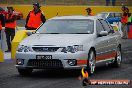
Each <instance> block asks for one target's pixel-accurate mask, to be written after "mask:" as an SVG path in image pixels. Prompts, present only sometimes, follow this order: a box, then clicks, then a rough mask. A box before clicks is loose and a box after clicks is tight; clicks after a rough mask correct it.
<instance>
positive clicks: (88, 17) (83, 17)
mask: <svg viewBox="0 0 132 88" xmlns="http://www.w3.org/2000/svg"><path fill="white" fill-rule="evenodd" d="M52 19H91V20H96V19H100V17H98V16H82V15H80V16H78V15H73V16H56V17H53V18H51V19H49V20H52Z"/></svg>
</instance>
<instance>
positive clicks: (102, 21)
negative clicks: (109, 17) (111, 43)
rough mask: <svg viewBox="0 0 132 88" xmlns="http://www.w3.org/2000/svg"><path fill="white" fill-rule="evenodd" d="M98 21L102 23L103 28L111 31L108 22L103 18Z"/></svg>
mask: <svg viewBox="0 0 132 88" xmlns="http://www.w3.org/2000/svg"><path fill="white" fill-rule="evenodd" d="M100 22H101V23H102V25H103V27H104V30H105V31H107V32H108V33H111V29H110V27H109V25H108V23H107V22H106V21H105V20H100Z"/></svg>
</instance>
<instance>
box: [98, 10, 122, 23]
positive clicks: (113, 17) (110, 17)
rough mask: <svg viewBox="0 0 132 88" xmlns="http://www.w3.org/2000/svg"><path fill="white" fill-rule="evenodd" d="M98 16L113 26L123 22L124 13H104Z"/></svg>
mask: <svg viewBox="0 0 132 88" xmlns="http://www.w3.org/2000/svg"><path fill="white" fill-rule="evenodd" d="M97 15H98V16H100V17H102V18H104V19H106V20H107V21H108V22H109V23H110V24H113V22H120V21H121V16H122V13H121V12H102V13H99V14H97Z"/></svg>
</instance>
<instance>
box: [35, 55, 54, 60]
mask: <svg viewBox="0 0 132 88" xmlns="http://www.w3.org/2000/svg"><path fill="white" fill-rule="evenodd" d="M36 59H45V60H49V59H52V55H37V56H36Z"/></svg>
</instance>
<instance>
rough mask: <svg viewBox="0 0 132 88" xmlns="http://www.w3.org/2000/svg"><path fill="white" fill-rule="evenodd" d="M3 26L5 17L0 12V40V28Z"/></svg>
mask: <svg viewBox="0 0 132 88" xmlns="http://www.w3.org/2000/svg"><path fill="white" fill-rule="evenodd" d="M4 26H5V19H4V16H3V14H1V13H0V40H1V30H2V27H4Z"/></svg>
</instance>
